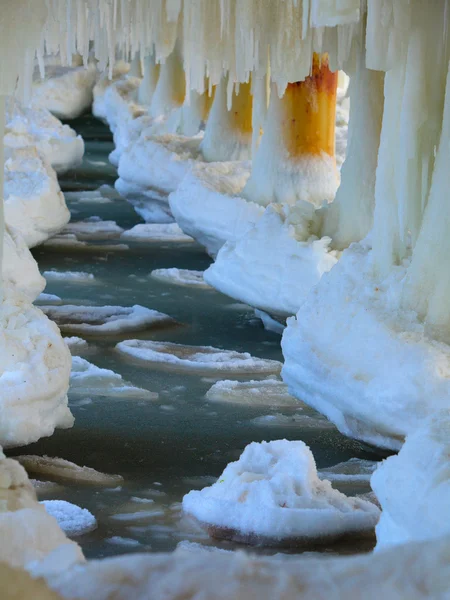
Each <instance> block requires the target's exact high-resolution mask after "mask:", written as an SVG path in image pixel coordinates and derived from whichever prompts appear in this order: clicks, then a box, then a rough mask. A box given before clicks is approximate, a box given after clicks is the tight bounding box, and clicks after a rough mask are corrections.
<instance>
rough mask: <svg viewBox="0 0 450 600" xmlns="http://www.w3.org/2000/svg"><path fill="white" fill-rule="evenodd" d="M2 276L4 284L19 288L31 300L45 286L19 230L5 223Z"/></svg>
mask: <svg viewBox="0 0 450 600" xmlns="http://www.w3.org/2000/svg"><path fill="white" fill-rule="evenodd" d="M2 276H3V281H4V284H5V285H7V286H8V287H9V286H11V287H12V288H13V289H16V290H18V291H19V292H21V293H22V294H23V295H24V296H26V297H27V298H28V299H29V300H30V301H31V302H32V301H33V300H35V299H36V298H37V297H38V296H39V294H40V293H41V292H42V290H43V289H44V288H45V283H46V282H45V279H44V278H43V277H42V275H41V274H40V272H39V267H38V264H37V262H36V261H35V259H34V258H33V255H32V254H31V252H30V250H29V249H28V246H27V245H26V243H25V240H24V239H23V237H22V235H21V234H20V232H19V231H16V230H15V229H14V228H12V227H8V225H7V224H5V232H4V237H3V264H2Z"/></svg>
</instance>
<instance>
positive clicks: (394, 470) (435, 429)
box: [370, 409, 450, 549]
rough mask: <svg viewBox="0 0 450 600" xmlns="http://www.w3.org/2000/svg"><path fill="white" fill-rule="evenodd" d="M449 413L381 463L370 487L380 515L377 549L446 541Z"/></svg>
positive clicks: (427, 422)
mask: <svg viewBox="0 0 450 600" xmlns="http://www.w3.org/2000/svg"><path fill="white" fill-rule="evenodd" d="M449 450H450V411H449V410H448V409H446V410H442V411H438V412H436V413H434V414H433V415H432V416H431V417H430V418H428V419H426V420H424V421H423V422H422V424H421V426H420V428H418V429H417V430H416V431H415V432H414V433H411V434H410V435H408V437H407V438H406V441H405V443H404V444H403V447H402V449H401V450H400V452H399V454H398V455H397V456H391V457H390V458H388V459H386V460H385V461H383V462H382V463H381V466H379V467H378V469H377V470H376V471H375V473H374V474H373V475H372V479H371V482H370V483H371V486H372V488H373V490H374V492H375V494H376V495H377V498H378V500H379V502H380V504H381V507H382V509H383V512H382V516H381V519H380V522H379V524H378V525H377V530H376V532H377V549H380V548H385V547H386V546H393V545H394V546H395V545H398V544H403V543H406V542H409V543H410V542H415V541H422V540H432V539H436V538H439V537H440V536H442V535H448V532H449V529H450V527H449V523H448V519H447V515H448V507H449V506H450V472H449V462H448V457H449Z"/></svg>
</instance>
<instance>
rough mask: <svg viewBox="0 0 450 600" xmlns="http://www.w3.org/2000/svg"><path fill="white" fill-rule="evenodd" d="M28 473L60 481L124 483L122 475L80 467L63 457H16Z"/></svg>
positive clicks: (98, 483) (107, 484) (111, 485)
mask: <svg viewBox="0 0 450 600" xmlns="http://www.w3.org/2000/svg"><path fill="white" fill-rule="evenodd" d="M16 460H18V461H19V462H20V464H21V465H23V467H24V468H25V469H26V471H27V472H28V473H32V474H34V475H40V476H43V477H50V478H52V479H56V480H58V481H59V480H60V481H68V482H72V483H77V484H80V485H81V484H84V485H98V486H105V487H116V486H117V485H121V484H122V483H123V477H122V476H121V475H110V474H108V473H100V471H96V470H95V469H92V468H91V467H80V466H78V465H76V464H75V463H73V462H70V461H68V460H64V459H63V458H52V457H50V456H33V455H31V454H27V455H25V454H24V455H23V456H18V457H17V458H16Z"/></svg>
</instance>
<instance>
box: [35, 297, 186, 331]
mask: <svg viewBox="0 0 450 600" xmlns="http://www.w3.org/2000/svg"><path fill="white" fill-rule="evenodd" d="M41 310H42V311H43V312H44V313H45V314H46V315H47V316H48V317H49V318H50V319H52V321H55V322H56V324H57V325H58V327H59V328H60V329H61V330H62V331H63V332H67V333H81V334H83V333H84V334H118V333H124V332H129V331H141V330H145V329H151V328H158V327H162V326H166V325H174V324H175V323H176V322H175V321H174V319H172V317H169V315H166V314H164V313H160V312H158V311H156V310H152V309H150V308H145V307H144V306H140V305H138V304H135V305H134V306H77V305H71V304H65V305H61V306H41Z"/></svg>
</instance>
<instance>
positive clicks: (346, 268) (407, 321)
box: [282, 240, 450, 450]
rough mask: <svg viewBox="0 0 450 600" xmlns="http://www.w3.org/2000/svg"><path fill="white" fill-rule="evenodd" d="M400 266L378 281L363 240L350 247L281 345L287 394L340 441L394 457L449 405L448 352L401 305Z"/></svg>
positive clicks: (293, 320) (402, 281)
mask: <svg viewBox="0 0 450 600" xmlns="http://www.w3.org/2000/svg"><path fill="white" fill-rule="evenodd" d="M407 266H408V261H407V260H406V261H404V263H403V264H401V265H397V266H394V267H393V268H392V271H391V272H390V274H389V276H388V277H387V278H385V279H382V280H380V279H378V278H376V277H375V276H374V272H375V269H374V265H373V259H372V251H371V247H370V242H369V240H365V241H363V242H361V243H359V244H352V245H351V246H350V248H349V249H347V250H345V251H344V252H343V254H342V257H341V258H340V260H339V262H338V263H337V264H336V265H335V266H334V267H333V269H331V271H329V272H328V273H326V274H325V275H324V276H323V277H322V279H321V281H320V282H319V284H318V285H317V286H316V287H315V288H313V289H312V290H311V292H310V293H309V294H308V296H307V298H306V300H305V301H304V302H303V304H302V306H301V308H300V310H299V312H298V314H297V317H296V318H293V317H291V318H290V319H288V326H287V328H286V330H285V332H284V334H283V338H282V349H283V354H284V358H285V363H284V366H283V374H282V376H283V379H284V381H285V382H286V383H287V384H288V386H289V389H290V392H291V393H292V394H293V395H295V396H296V397H298V398H299V399H301V400H303V401H304V402H306V403H307V404H310V405H311V406H313V407H314V408H315V409H316V410H318V411H319V412H321V413H323V414H325V415H326V416H327V418H328V419H330V420H331V421H332V422H333V423H335V424H336V426H337V427H338V429H339V430H340V431H341V432H342V433H344V434H345V435H349V436H352V437H355V438H358V439H361V440H365V441H367V442H369V443H371V444H374V445H376V446H381V447H385V448H391V449H394V450H398V449H400V447H401V446H402V444H403V441H404V438H405V436H406V435H408V434H411V433H413V432H414V431H415V430H416V429H417V428H419V427H420V426H421V425H422V423H423V421H424V418H426V416H427V415H431V414H432V413H433V412H435V411H437V410H439V409H441V408H446V407H448V406H449V402H450V347H449V346H448V345H447V344H445V343H443V342H438V341H435V340H433V339H432V338H431V337H429V336H428V335H427V333H426V332H425V328H424V324H423V321H421V320H420V318H419V317H418V315H417V313H416V312H415V311H412V310H405V309H404V308H403V307H402V304H401V303H402V296H403V289H404V285H405V281H406V280H407V277H406V269H407Z"/></svg>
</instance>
